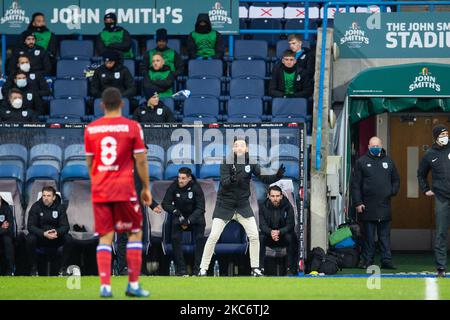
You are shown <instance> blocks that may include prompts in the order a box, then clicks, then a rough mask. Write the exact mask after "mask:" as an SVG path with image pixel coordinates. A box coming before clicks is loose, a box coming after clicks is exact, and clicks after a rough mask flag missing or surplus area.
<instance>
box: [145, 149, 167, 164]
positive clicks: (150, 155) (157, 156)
mask: <svg viewBox="0 0 450 320" xmlns="http://www.w3.org/2000/svg"><path fill="white" fill-rule="evenodd" d="M147 147H148V150H147V160H148V161H158V162H160V163H161V164H164V149H163V148H162V147H161V146H159V145H157V144H148V145H147Z"/></svg>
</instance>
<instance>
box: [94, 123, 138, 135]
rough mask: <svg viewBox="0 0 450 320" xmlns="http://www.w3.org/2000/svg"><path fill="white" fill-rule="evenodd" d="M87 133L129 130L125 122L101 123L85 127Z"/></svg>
mask: <svg viewBox="0 0 450 320" xmlns="http://www.w3.org/2000/svg"><path fill="white" fill-rule="evenodd" d="M87 130H88V132H89V134H96V133H105V132H130V128H129V127H128V125H127V124H118V125H101V126H93V127H88V128H87Z"/></svg>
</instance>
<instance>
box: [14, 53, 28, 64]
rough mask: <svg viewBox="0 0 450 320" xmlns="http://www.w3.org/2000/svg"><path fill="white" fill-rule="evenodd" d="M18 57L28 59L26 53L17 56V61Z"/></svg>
mask: <svg viewBox="0 0 450 320" xmlns="http://www.w3.org/2000/svg"><path fill="white" fill-rule="evenodd" d="M20 58H27V59H28V61H30V57H29V56H27V55H26V54H21V55H20V56H18V57H17V62H19V59H20Z"/></svg>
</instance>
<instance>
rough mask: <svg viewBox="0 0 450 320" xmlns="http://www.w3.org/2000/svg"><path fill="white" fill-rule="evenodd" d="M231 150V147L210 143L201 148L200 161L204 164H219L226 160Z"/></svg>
mask: <svg viewBox="0 0 450 320" xmlns="http://www.w3.org/2000/svg"><path fill="white" fill-rule="evenodd" d="M230 150H231V147H229V146H225V145H224V144H222V143H216V142H213V143H210V144H208V145H206V146H205V147H204V148H203V151H202V160H203V163H204V164H221V163H223V162H224V161H225V160H226V157H227V155H228V153H229V152H231V151H230Z"/></svg>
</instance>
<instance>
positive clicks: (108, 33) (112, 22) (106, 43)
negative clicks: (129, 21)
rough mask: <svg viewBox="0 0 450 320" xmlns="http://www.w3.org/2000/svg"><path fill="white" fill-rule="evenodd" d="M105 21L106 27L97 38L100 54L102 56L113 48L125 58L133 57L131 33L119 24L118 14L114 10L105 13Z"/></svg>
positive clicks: (96, 45) (96, 44)
mask: <svg viewBox="0 0 450 320" xmlns="http://www.w3.org/2000/svg"><path fill="white" fill-rule="evenodd" d="M103 21H104V23H105V28H103V30H102V32H100V33H99V34H98V36H97V39H96V40H95V48H96V49H97V53H98V55H100V56H102V55H103V53H104V52H105V51H106V50H107V49H111V50H115V51H117V52H120V53H121V55H122V58H124V59H133V58H134V54H133V50H132V48H131V36H130V33H129V32H128V31H127V30H125V29H124V28H122V27H120V26H118V25H117V16H116V14H115V13H112V12H110V13H107V14H105V16H104V17H103Z"/></svg>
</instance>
